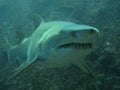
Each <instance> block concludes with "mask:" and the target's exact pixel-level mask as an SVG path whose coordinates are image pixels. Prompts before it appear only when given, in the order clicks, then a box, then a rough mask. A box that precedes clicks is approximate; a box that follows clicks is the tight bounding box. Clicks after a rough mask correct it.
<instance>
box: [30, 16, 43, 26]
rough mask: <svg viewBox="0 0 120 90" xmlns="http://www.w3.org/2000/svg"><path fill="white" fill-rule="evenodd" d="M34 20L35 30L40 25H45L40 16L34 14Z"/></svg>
mask: <svg viewBox="0 0 120 90" xmlns="http://www.w3.org/2000/svg"><path fill="white" fill-rule="evenodd" d="M32 19H33V23H34V26H35V28H37V27H38V26H39V25H40V24H42V23H44V20H43V18H42V17H41V16H40V15H39V14H33V15H32Z"/></svg>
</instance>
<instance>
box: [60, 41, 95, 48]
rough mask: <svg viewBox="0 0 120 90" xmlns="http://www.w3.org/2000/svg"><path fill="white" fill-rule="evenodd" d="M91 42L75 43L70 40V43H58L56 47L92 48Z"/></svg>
mask: <svg viewBox="0 0 120 90" xmlns="http://www.w3.org/2000/svg"><path fill="white" fill-rule="evenodd" d="M92 47H93V46H92V43H75V42H72V43H67V44H63V45H60V46H59V47H58V49H61V48H75V49H89V48H90V49H92Z"/></svg>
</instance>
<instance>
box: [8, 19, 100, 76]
mask: <svg viewBox="0 0 120 90" xmlns="http://www.w3.org/2000/svg"><path fill="white" fill-rule="evenodd" d="M98 34H99V31H98V29H97V28H95V27H92V26H88V25H80V24H75V23H72V22H66V21H51V22H43V23H41V24H40V25H39V26H38V28H37V29H36V30H35V31H34V32H33V33H32V35H31V36H30V37H28V38H25V39H24V40H23V41H22V42H21V43H20V44H19V45H15V46H12V47H11V48H10V49H9V50H8V57H9V62H12V60H14V61H16V62H17V63H18V71H17V72H16V74H15V75H14V76H16V75H17V74H18V73H21V72H22V71H23V70H25V69H26V68H27V67H30V65H31V64H32V63H34V62H36V60H39V63H41V66H43V67H48V68H51V67H64V66H69V65H71V64H74V65H76V66H78V67H79V68H81V69H82V70H83V71H84V72H86V73H88V74H89V73H90V70H89V68H88V67H87V65H86V64H85V63H84V61H82V59H83V58H84V57H85V56H86V55H87V54H89V53H90V52H91V51H92V49H93V48H94V43H95V40H96V38H97V37H98Z"/></svg>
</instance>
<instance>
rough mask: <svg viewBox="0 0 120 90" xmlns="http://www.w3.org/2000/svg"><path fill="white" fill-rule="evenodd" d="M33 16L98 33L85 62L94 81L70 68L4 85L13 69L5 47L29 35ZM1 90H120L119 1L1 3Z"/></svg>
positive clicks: (10, 0)
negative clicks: (94, 45)
mask: <svg viewBox="0 0 120 90" xmlns="http://www.w3.org/2000/svg"><path fill="white" fill-rule="evenodd" d="M34 14H39V15H40V16H41V17H42V18H43V19H44V20H45V21H46V22H47V21H54V20H64V21H71V22H75V23H78V24H88V25H91V26H94V27H97V28H98V29H99V30H100V36H99V39H98V41H97V45H96V49H95V50H94V51H93V52H92V53H91V54H90V55H88V56H87V57H86V60H85V61H86V63H87V64H88V65H89V67H90V68H91V69H92V71H93V73H94V75H95V77H96V78H92V77H90V76H88V75H86V74H85V73H83V72H82V71H81V70H79V69H78V68H76V67H74V66H70V67H68V68H64V69H63V68H54V69H46V70H36V71H37V72H28V73H26V74H25V75H23V76H20V77H19V78H16V79H15V80H14V82H10V83H9V84H5V83H4V82H5V79H6V77H7V76H8V75H9V74H11V73H12V68H13V66H9V65H8V58H7V55H6V50H7V49H8V47H9V45H8V43H10V44H11V45H16V44H19V43H20V42H21V41H22V40H23V38H25V37H28V36H30V35H31V33H32V32H33V31H34V30H35V29H36V27H35V25H34V20H35V17H33V15H34ZM6 38H8V39H6ZM0 90H120V0H0Z"/></svg>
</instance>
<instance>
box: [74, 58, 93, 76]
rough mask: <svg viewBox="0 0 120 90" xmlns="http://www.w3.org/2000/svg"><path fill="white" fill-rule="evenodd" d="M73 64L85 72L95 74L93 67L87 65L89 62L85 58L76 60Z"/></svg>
mask: <svg viewBox="0 0 120 90" xmlns="http://www.w3.org/2000/svg"><path fill="white" fill-rule="evenodd" d="M73 65H75V66H77V67H78V68H80V69H82V71H83V72H85V73H87V74H89V75H91V76H93V73H92V71H91V69H90V68H89V67H88V66H87V64H86V63H85V62H84V61H83V60H79V61H77V62H74V63H73Z"/></svg>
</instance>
